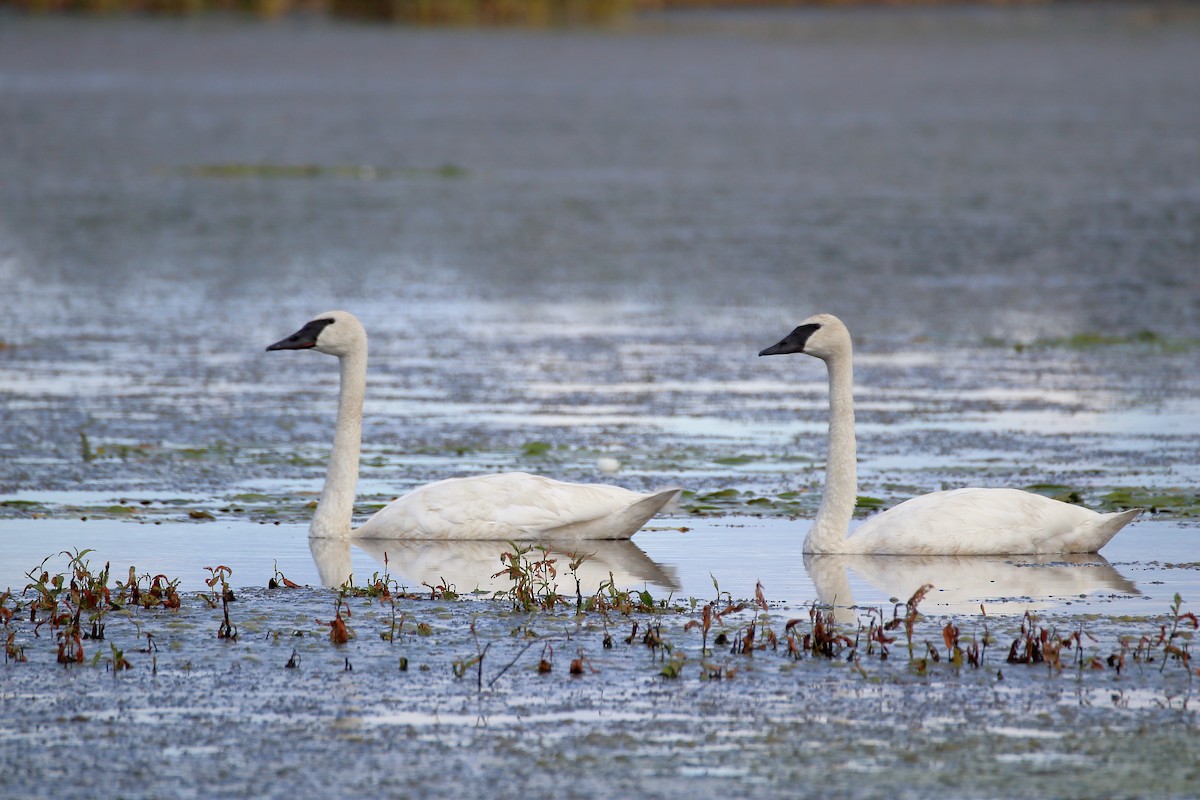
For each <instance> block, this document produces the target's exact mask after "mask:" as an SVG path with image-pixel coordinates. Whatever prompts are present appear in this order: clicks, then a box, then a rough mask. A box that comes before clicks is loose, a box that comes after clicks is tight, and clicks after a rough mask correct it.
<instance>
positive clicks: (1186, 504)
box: [1100, 487, 1200, 517]
mask: <svg viewBox="0 0 1200 800" xmlns="http://www.w3.org/2000/svg"><path fill="white" fill-rule="evenodd" d="M1100 502H1101V505H1102V506H1103V507H1104V508H1105V509H1111V510H1120V509H1125V508H1145V509H1147V510H1148V511H1149V512H1150V513H1151V514H1173V515H1175V516H1180V517H1195V516H1200V494H1196V493H1195V492H1194V491H1193V492H1187V491H1184V490H1162V489H1157V490H1153V489H1146V488H1141V487H1122V488H1116V489H1113V490H1112V491H1110V492H1108V493H1107V494H1105V495H1104V496H1102V497H1101V498H1100Z"/></svg>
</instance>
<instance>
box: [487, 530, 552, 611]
mask: <svg viewBox="0 0 1200 800" xmlns="http://www.w3.org/2000/svg"><path fill="white" fill-rule="evenodd" d="M508 544H509V546H510V547H511V548H512V551H511V552H505V553H501V554H500V562H501V564H504V565H505V568H504V569H502V570H500V571H499V572H497V573H495V574H494V575H492V577H493V578H498V577H500V576H502V575H503V576H505V577H507V578H508V579H509V580H510V581H512V586H511V587H510V588H509V589H507V590H505V591H503V592H497V593H496V596H497V597H504V598H506V599H508V600H509V601H510V602H511V603H512V607H513V610H514V611H535V610H541V611H553V610H554V609H555V608H556V607H557V606H560V605H563V606H565V605H568V604H569V600H567V598H566V597H564V596H563V595H562V594H561V593H560V592H559V591H558V583H557V580H556V579H557V577H558V568H557V567H556V566H555V564H557V563H558V559H557V558H551V557H550V553H551V551H550V549H549V548H547V547H545V546H542V545H522V544H520V543H518V542H509V543H508ZM531 554H536V555H531Z"/></svg>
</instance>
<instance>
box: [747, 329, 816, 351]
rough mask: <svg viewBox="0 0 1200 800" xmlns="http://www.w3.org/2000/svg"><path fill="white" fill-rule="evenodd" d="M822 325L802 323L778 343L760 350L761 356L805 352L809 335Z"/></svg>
mask: <svg viewBox="0 0 1200 800" xmlns="http://www.w3.org/2000/svg"><path fill="white" fill-rule="evenodd" d="M820 327H821V326H820V325H817V324H814V323H810V324H808V325H801V326H800V327H798V328H796V330H794V331H792V332H791V333H789V334H788V335H787V336H785V337H784V338H783V339H782V340H781V341H780V342H779V343H778V344H773V345H771V346H770V347H768V348H767V349H765V350H759V351H758V354H759V355H760V356H778V355H784V354H787V353H803V352H804V346H805V345H806V344H808V337H810V336H812V335H813V334H814V333H816V332H817V330H818V329H820Z"/></svg>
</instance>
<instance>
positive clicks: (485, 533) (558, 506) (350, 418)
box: [267, 311, 679, 540]
mask: <svg viewBox="0 0 1200 800" xmlns="http://www.w3.org/2000/svg"><path fill="white" fill-rule="evenodd" d="M267 350H316V351H318V352H320V353H327V354H329V355H332V356H337V358H338V361H339V363H340V366H341V386H340V389H339V392H338V412H337V428H336V430H335V432H334V437H333V451H332V452H331V453H330V456H329V468H328V470H327V472H326V474H325V485H324V488H323V489H322V490H321V499H320V500H319V501H318V502H317V509H316V512H315V513H314V514H313V518H312V523H311V525H310V526H309V531H308V535H309V537H310V538H315V539H320V538H348V537H351V536H354V537H357V538H363V539H556V540H564V539H565V540H571V539H628V538H629V537H630V536H632V535H633V534H634V533H636V532H637V531H638V530H639V529H640V528H641V527H642V526H643V525H645V524H646V522H647V521H648V520H649V519H650V518H651V517H653V516H654V515H655V514H657V513H658V512H659V510H661V509H662V507H663V506H665V505H666V504H667V503H668V502H669V501H670V500H671V499H673V498H674V497H675V496H676V495H677V494H678V493H679V489H675V488H672V489H667V490H664V491H660V492H656V493H654V494H641V493H638V492H633V491H630V490H629V489H623V488H621V487H619V486H608V485H604V484H580V483H565V482H563V481H556V480H552V479H550V478H545V477H542V476H540V475H530V474H528V473H524V472H505V473H500V474H495V475H477V476H472V477H467V478H448V479H446V480H441V481H437V482H435V483H430V484H427V485H425V486H421V487H418V488H417V489H414V490H413V491H411V492H409V493H408V494H406V495H404V496H403V497H399V498H397V499H396V500H393V501H392V502H391V503H390V504H388V505H386V506H384V507H383V508H381V509H380V510H379V511H377V512H376V513H375V515H374V516H372V517H371V518H370V519H368V520H367V521H366V522H364V523H363V524H362V525H361V526H360V527H358V528H357V529H354V530H351V523H352V517H353V514H354V494H355V489H356V485H357V483H358V461H359V451H360V448H361V446H362V410H363V396H364V394H365V392H366V385H367V333H366V330H365V329H364V328H363V326H362V323H361V322H359V321H358V318H357V317H355V316H354V315H353V314H351V313H349V312H348V311H329V312H327V313H324V314H318V315H317V316H316V317H314V318H313V319H312V320H311V321H309V322H308V323H307V324H306V325H305V326H304V327H302V328H301V329H300V330H298V331H297V332H296V333H293V334H292V335H291V336H289V337H287V338H286V339H281V340H280V341H278V342H276V343H275V344H273V345H270V346H269V347H268V348H267Z"/></svg>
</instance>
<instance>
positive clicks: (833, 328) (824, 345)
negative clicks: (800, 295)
mask: <svg viewBox="0 0 1200 800" xmlns="http://www.w3.org/2000/svg"><path fill="white" fill-rule="evenodd" d="M849 351H850V331H849V330H847V329H846V326H845V325H844V324H843V323H842V321H841V320H840V319H838V318H837V317H835V316H834V315H833V314H816V315H814V316H811V317H809V318H808V319H806V320H804V322H801V323H800V324H799V325H798V326H797V327H796V329H795V330H794V331H792V332H791V333H789V334H788V335H787V336H785V337H784V338H783V339H782V340H780V341H779V342H778V343H777V344H773V345H771V346H770V347H768V348H766V349H765V350H761V351H759V353H758V354H759V355H760V356H775V355H783V354H785V353H805V354H807V355H810V356H815V357H817V358H819V359H821V360H823V361H828V360H829V359H831V358H836V357H838V356H844V355H846V354H847V353H849Z"/></svg>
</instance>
